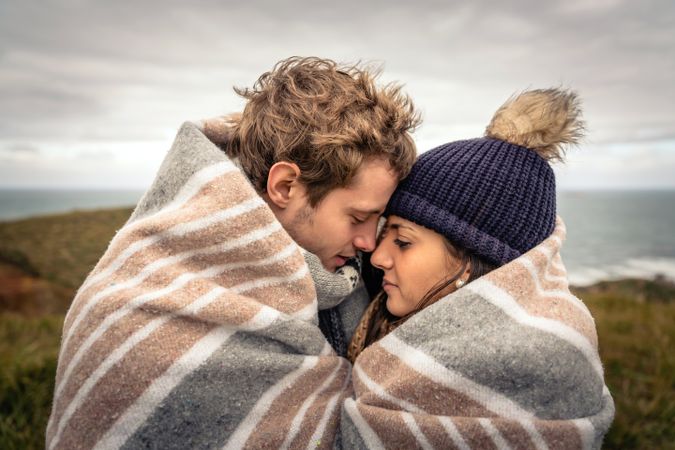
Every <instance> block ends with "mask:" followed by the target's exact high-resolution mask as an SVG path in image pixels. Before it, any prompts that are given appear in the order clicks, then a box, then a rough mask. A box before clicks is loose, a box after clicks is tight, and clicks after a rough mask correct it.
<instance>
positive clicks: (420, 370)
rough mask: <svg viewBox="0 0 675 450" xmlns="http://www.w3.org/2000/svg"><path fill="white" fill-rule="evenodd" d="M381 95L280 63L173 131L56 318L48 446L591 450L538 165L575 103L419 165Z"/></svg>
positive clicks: (545, 161) (571, 133)
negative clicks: (235, 105) (240, 102)
mask: <svg viewBox="0 0 675 450" xmlns="http://www.w3.org/2000/svg"><path fill="white" fill-rule="evenodd" d="M375 78H376V76H375V75H374V74H372V73H370V72H369V71H368V70H367V69H364V68H362V67H358V66H350V67H343V66H339V65H337V64H335V63H334V62H332V61H329V60H323V59H318V58H291V59H288V60H285V61H281V62H280V63H279V64H277V65H276V66H275V67H274V69H273V70H272V71H270V72H268V73H265V74H263V75H262V76H261V77H260V78H259V79H258V81H257V82H256V83H255V85H254V86H253V88H251V89H243V90H238V92H239V93H240V94H241V95H243V97H244V98H245V99H246V100H247V103H246V106H245V108H244V110H243V112H242V113H240V114H234V115H230V116H226V117H222V118H218V119H215V120H207V121H204V122H200V123H186V124H185V125H183V127H182V128H181V129H180V130H179V132H178V135H177V137H176V140H175V142H174V144H173V146H172V148H171V150H170V151H169V153H168V154H167V156H166V158H165V160H164V162H163V164H162V166H161V168H160V170H159V173H158V175H157V178H156V179H155V181H154V182H153V184H152V186H151V187H150V189H149V190H148V192H147V193H146V194H145V195H144V196H143V198H142V199H141V201H140V202H139V204H138V206H137V207H136V209H135V211H134V213H133V214H132V216H131V218H130V219H129V220H128V222H127V223H126V225H125V226H124V227H123V228H122V229H121V230H120V231H119V232H118V233H117V235H116V236H115V238H114V239H113V240H112V242H111V243H110V246H109V248H108V249H107V251H106V253H105V254H104V255H103V257H102V258H101V260H100V261H99V262H98V264H97V265H96V267H95V268H94V270H93V271H92V272H91V274H90V275H89V277H88V278H87V280H86V281H85V282H84V284H83V285H82V287H81V288H80V289H79V291H78V293H77V296H76V297H75V299H74V301H73V303H72V306H71V308H70V310H69V312H68V314H67V316H66V320H65V323H64V329H63V338H62V345H61V351H60V354H59V362H58V369H57V375H56V386H55V392H54V402H53V406H52V414H51V417H50V420H49V425H48V428H47V441H46V445H47V448H48V449H54V448H63V449H74V448H102V449H106V448H128V449H136V448H159V449H165V448H187V449H189V448H228V449H230V448H232V449H234V448H372V449H375V448H437V449H441V448H458V449H468V448H480V449H483V448H514V449H516V448H528V449H529V448H534V449H546V448H550V449H561V448H599V447H600V446H601V444H602V438H603V436H604V434H605V433H606V432H607V429H608V428H609V425H610V423H611V421H612V418H613V415H614V406H613V402H612V398H611V396H610V394H609V392H608V390H607V388H606V387H605V384H604V377H603V369H602V366H601V363H600V359H599V356H598V343H597V333H596V330H595V324H594V321H593V318H592V317H591V315H590V313H589V311H588V309H587V308H586V306H585V305H584V304H583V303H582V302H581V301H580V300H579V299H577V298H576V297H574V296H573V295H572V294H570V291H569V289H568V283H567V278H566V272H565V268H564V265H563V263H562V260H561V258H560V249H561V246H562V243H563V241H564V238H565V226H564V224H563V222H562V221H561V220H560V218H558V217H557V216H556V201H555V200H556V197H555V178H554V174H553V171H552V169H551V167H550V165H549V162H550V161H552V160H556V159H561V158H562V156H563V147H564V145H566V144H573V143H575V142H576V141H577V140H578V139H579V138H580V134H581V132H582V129H583V123H582V122H581V117H580V110H579V104H578V100H577V98H576V96H575V95H574V94H573V93H571V92H568V91H564V90H560V89H548V90H533V91H526V92H523V93H521V94H520V95H518V96H516V97H513V98H511V99H510V100H509V101H507V103H505V104H504V105H503V106H502V107H501V108H500V109H499V110H498V111H497V112H496V114H495V115H494V117H493V119H492V121H491V123H490V124H489V125H488V127H487V129H486V134H485V136H484V137H480V138H475V139H468V140H463V141H456V142H450V143H447V144H444V145H441V146H439V147H437V148H435V149H432V150H429V151H427V152H425V153H423V154H422V155H421V156H420V157H419V158H417V155H416V149H415V145H414V143H413V140H412V138H411V136H410V132H411V131H412V130H413V129H414V128H415V127H416V126H417V125H418V123H419V116H418V114H417V113H416V111H415V109H414V107H413V104H412V102H411V101H410V99H409V98H408V97H407V96H405V95H404V94H402V92H401V90H400V88H399V87H398V86H396V85H387V86H385V87H380V86H378V85H377V84H376V82H375V81H376V80H375ZM383 217H384V218H386V222H385V220H384V219H382V220H381V218H383Z"/></svg>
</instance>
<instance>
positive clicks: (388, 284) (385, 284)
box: [382, 280, 398, 291]
mask: <svg viewBox="0 0 675 450" xmlns="http://www.w3.org/2000/svg"><path fill="white" fill-rule="evenodd" d="M397 287H398V286H396V285H395V284H394V283H392V282H391V281H388V280H382V289H384V290H385V291H388V290H391V289H395V288H397Z"/></svg>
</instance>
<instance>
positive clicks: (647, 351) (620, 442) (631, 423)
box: [580, 281, 675, 449]
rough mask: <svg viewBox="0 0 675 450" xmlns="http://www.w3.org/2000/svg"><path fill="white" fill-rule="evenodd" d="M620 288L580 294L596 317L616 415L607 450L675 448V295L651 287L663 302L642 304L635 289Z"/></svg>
mask: <svg viewBox="0 0 675 450" xmlns="http://www.w3.org/2000/svg"><path fill="white" fill-rule="evenodd" d="M636 283H643V282H636ZM621 284H626V282H625V281H624V282H622V283H619V284H617V285H614V286H613V287H612V289H611V291H616V292H602V293H594V294H587V293H581V294H580V295H581V296H582V298H583V299H584V301H585V302H586V304H587V305H588V307H589V308H590V309H591V312H592V313H593V316H594V317H595V321H596V325H597V328H598V336H599V339H600V356H601V359H602V361H603V364H604V367H605V379H606V382H607V385H608V387H609V389H610V392H611V393H612V396H613V397H614V402H615V404H616V410H617V412H616V418H615V419H614V424H613V425H612V428H611V430H610V432H609V434H608V435H607V437H606V439H605V448H612V449H614V448H616V449H619V448H621V449H626V448H636V449H637V448H658V449H665V448H675V426H674V424H675V351H673V345H674V344H675V290H673V289H672V288H670V294H668V295H665V294H664V292H663V291H664V288H663V287H662V286H657V285H655V283H648V284H649V290H653V291H659V296H660V297H658V300H657V301H655V300H649V299H647V300H645V299H643V300H642V302H640V301H636V298H635V296H634V295H633V294H634V292H633V291H634V285H633V284H631V283H628V286H626V287H625V289H626V291H625V292H626V293H623V294H622V293H621V289H620V288H621ZM666 298H669V299H670V300H669V301H663V300H664V299H666Z"/></svg>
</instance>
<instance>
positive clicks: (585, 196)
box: [0, 187, 675, 286]
mask: <svg viewBox="0 0 675 450" xmlns="http://www.w3.org/2000/svg"><path fill="white" fill-rule="evenodd" d="M143 193H144V189H104V188H96V189H87V188H56V189H41V188H21V187H17V188H15V187H2V188H0V222H7V221H16V220H23V219H30V218H36V217H41V216H49V215H55V214H63V213H68V212H72V211H75V210H77V211H87V210H101V209H111V208H122V207H129V208H131V207H133V206H134V205H135V204H136V203H137V202H138V200H140V198H141V196H142V195H143ZM558 213H559V215H560V216H561V217H562V219H563V221H564V222H565V224H566V226H567V230H568V234H567V239H566V242H565V244H564V245H563V250H562V256H563V261H564V263H565V266H566V267H567V270H568V274H569V279H570V284H572V285H574V286H587V285H591V284H595V283H597V282H599V281H609V280H617V279H624V278H640V279H654V278H655V277H657V276H662V277H665V278H667V279H669V280H671V281H675V232H674V231H675V189H622V190H619V189H564V190H560V191H559V192H558Z"/></svg>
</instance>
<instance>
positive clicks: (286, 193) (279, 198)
mask: <svg viewBox="0 0 675 450" xmlns="http://www.w3.org/2000/svg"><path fill="white" fill-rule="evenodd" d="M299 178H300V168H299V167H298V166H297V164H293V163H291V162H288V161H280V162H278V163H275V164H274V165H273V166H272V167H270V170H269V172H268V174H267V196H268V197H269V199H270V201H271V202H272V203H274V204H275V205H276V206H278V207H279V208H281V209H285V208H286V207H288V204H289V203H290V202H291V200H292V198H293V197H294V196H296V194H298V187H299V186H300V185H299V181H298V179H299Z"/></svg>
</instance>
